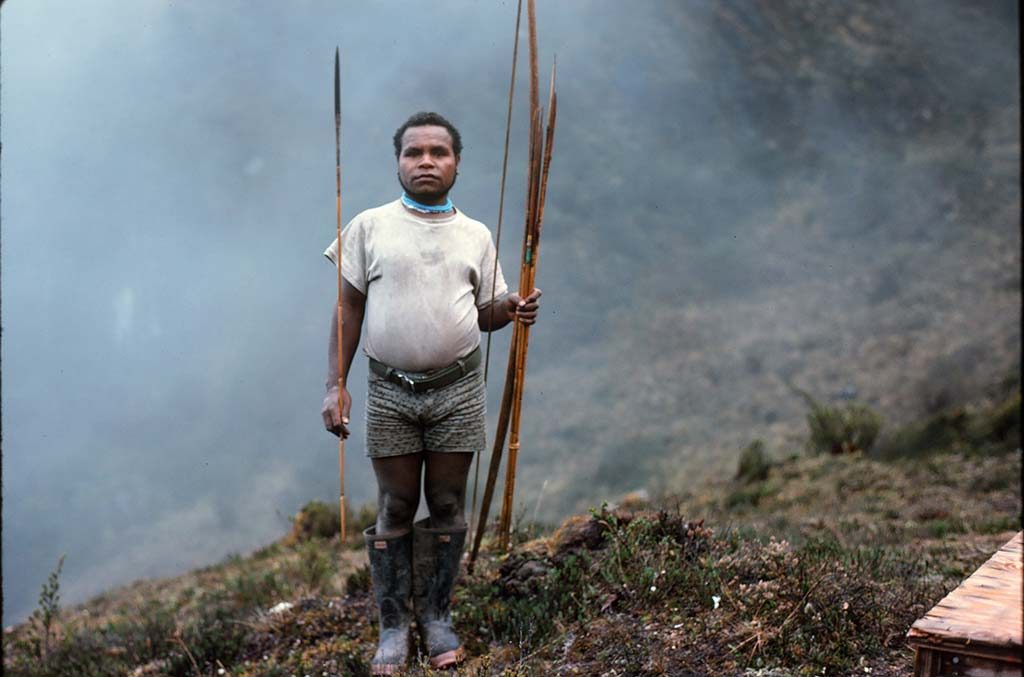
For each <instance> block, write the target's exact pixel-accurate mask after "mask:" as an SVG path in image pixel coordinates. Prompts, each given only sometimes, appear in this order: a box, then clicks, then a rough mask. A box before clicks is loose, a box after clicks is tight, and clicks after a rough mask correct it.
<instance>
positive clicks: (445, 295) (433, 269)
mask: <svg viewBox="0 0 1024 677" xmlns="http://www.w3.org/2000/svg"><path fill="white" fill-rule="evenodd" d="M341 240H342V242H343V243H344V247H343V251H342V265H341V274H342V276H343V277H344V278H345V279H346V280H348V282H349V283H350V284H351V285H352V286H353V287H355V288H356V289H358V290H359V291H361V292H362V293H363V294H365V295H366V310H365V315H364V317H363V334H364V341H363V351H364V352H365V353H366V354H367V355H369V356H370V357H372V358H374V359H376V360H379V361H381V362H383V363H384V364H387V365H390V366H392V367H395V368H397V369H403V370H406V371H428V370H430V369H437V368H439V367H444V366H447V365H449V364H451V363H452V362H455V361H456V360H458V359H459V358H461V357H464V356H465V355H467V354H468V353H470V352H471V351H472V350H473V349H474V348H476V347H477V346H478V345H480V329H479V327H478V325H477V317H478V310H479V309H480V308H482V307H484V306H486V305H487V304H488V303H490V302H491V282H492V274H493V273H494V270H495V267H494V263H495V251H494V244H493V242H492V241H491V233H490V231H489V230H487V226H485V225H484V224H482V223H480V222H479V221H475V220H473V219H471V218H469V217H467V216H466V215H465V214H463V213H462V212H459V211H456V212H455V213H454V214H452V215H451V216H447V217H445V218H425V217H420V216H417V215H415V214H413V213H411V212H410V211H409V210H408V209H406V208H405V207H404V206H403V205H402V202H401V200H395V201H394V202H389V203H388V204H385V205H382V206H380V207H376V208H374V209H368V210H366V211H364V212H362V213H360V214H359V215H358V216H356V217H355V218H354V219H352V220H351V221H350V222H349V223H348V225H347V226H345V228H344V230H342V232H341ZM337 251H338V241H337V239H335V240H334V242H332V243H331V246H330V247H328V248H327V250H326V251H325V252H324V256H326V257H327V258H328V259H330V260H331V261H332V262H334V263H337ZM496 278H497V283H496V284H495V285H494V297H495V298H500V297H501V296H502V295H503V294H505V292H506V291H508V286H507V285H506V284H505V278H504V276H503V275H502V273H501V266H500V265H499V266H498V268H497V275H496Z"/></svg>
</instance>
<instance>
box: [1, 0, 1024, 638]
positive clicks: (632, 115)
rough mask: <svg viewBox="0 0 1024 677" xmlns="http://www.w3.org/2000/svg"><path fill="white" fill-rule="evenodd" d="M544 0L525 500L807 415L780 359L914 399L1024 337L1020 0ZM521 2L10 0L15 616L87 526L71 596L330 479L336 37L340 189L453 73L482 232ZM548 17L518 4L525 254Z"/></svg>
mask: <svg viewBox="0 0 1024 677" xmlns="http://www.w3.org/2000/svg"><path fill="white" fill-rule="evenodd" d="M539 4H540V6H539V7H538V33H539V44H540V64H541V68H540V71H541V87H542V89H543V88H544V87H546V83H547V74H548V71H549V68H550V65H551V63H552V61H553V60H554V58H555V56H556V55H557V63H558V92H559V111H558V130H557V133H556V140H555V147H554V161H553V165H552V174H551V183H550V185H549V189H548V198H547V201H548V202H547V209H546V212H545V229H544V240H543V247H542V252H541V260H540V264H539V272H538V286H539V287H541V288H542V289H543V290H544V297H543V299H542V314H541V318H540V320H539V323H538V325H537V329H536V331H535V332H534V336H533V338H532V340H531V352H530V360H529V376H528V378H527V383H526V400H525V402H524V417H525V418H526V420H527V421H528V423H527V424H526V425H525V426H524V434H523V452H522V455H523V456H522V461H521V462H522V464H523V465H522V474H521V480H520V485H519V486H518V487H517V490H518V491H519V492H520V496H521V499H520V501H521V503H522V505H523V506H524V507H523V508H522V511H525V512H528V513H530V515H529V516H531V517H534V518H541V519H547V520H556V519H558V518H560V517H562V516H564V515H565V514H568V513H569V512H571V511H573V510H578V509H581V508H585V507H586V506H588V505H599V504H600V503H601V502H602V501H604V500H613V499H614V498H615V497H616V496H617V495H620V494H621V493H623V492H625V491H629V490H632V489H636V488H643V487H648V486H649V487H653V488H657V486H658V482H659V481H660V482H661V483H662V484H665V483H666V482H668V483H672V482H677V483H678V484H682V483H684V481H685V479H686V478H687V477H689V479H690V481H697V479H698V478H700V477H706V476H708V475H711V474H714V473H716V472H719V471H720V470H721V468H722V467H725V466H729V467H731V466H730V465H729V464H731V463H732V459H733V457H732V456H730V455H729V454H730V453H732V452H733V451H734V450H738V449H739V448H740V446H741V445H742V444H744V443H745V442H746V441H749V439H751V438H752V437H754V436H760V437H763V438H765V439H767V440H768V441H769V442H770V443H771V444H775V445H776V446H777V447H778V448H782V446H784V445H785V444H786V443H787V441H791V440H792V439H794V435H795V434H796V432H797V431H799V424H800V421H801V418H800V417H801V408H800V406H801V405H800V402H799V400H798V399H796V398H789V399H786V398H785V397H784V396H782V395H779V393H780V392H784V388H783V385H784V384H786V383H789V382H798V383H799V384H800V385H802V386H803V387H811V388H815V389H816V392H821V393H824V394H827V393H831V392H834V391H837V390H839V389H842V388H845V387H848V386H852V387H854V388H855V389H856V390H857V392H858V393H859V395H860V397H862V398H863V399H864V400H865V401H867V402H869V403H871V404H873V405H875V406H878V407H880V408H882V409H883V410H884V411H885V412H886V414H887V416H889V417H890V418H891V419H893V420H899V419H900V418H901V417H910V416H913V415H914V414H916V413H918V412H919V411H921V410H923V409H925V408H927V407H928V406H929V403H932V404H934V400H936V398H938V399H940V400H941V399H942V398H945V399H946V400H950V399H957V398H960V399H964V398H970V397H974V396H978V395H983V394H984V393H985V392H986V388H988V387H989V386H990V384H992V383H993V382H995V381H996V380H997V379H999V378H1001V377H1003V376H1005V374H1007V373H1011V372H1014V370H1015V369H1019V363H1020V352H1019V344H1020V334H1019V328H1018V326H1019V322H1020V311H1019V308H1020V255H1019V252H1020V222H1019V157H1020V155H1019V153H1020V150H1019V131H1018V130H1019V109H1020V105H1019V100H1018V98H1017V92H1018V88H1017V82H1018V66H1017V53H1018V46H1017V44H1018V37H1017V35H1016V27H1017V16H1016V12H1017V10H1016V5H1015V4H1014V3H1009V2H1005V3H995V4H992V3H976V4H975V3H953V2H950V3H929V5H928V8H927V10H914V9H913V7H912V6H911V3H896V4H895V5H893V7H892V8H882V9H879V8H875V7H874V6H873V5H863V6H862V5H853V4H851V5H850V7H848V8H846V9H843V10H838V9H832V10H829V12H831V13H832V14H835V15H836V16H835V17H832V14H829V12H826V11H825V10H824V9H822V8H819V13H818V14H817V15H816V16H815V17H812V18H810V19H804V21H805V23H803V24H801V23H799V22H798V21H797V22H796V23H792V24H786V23H784V22H783V24H782V25H780V24H778V23H777V22H776V20H777V19H778V18H779V16H782V15H784V13H783V12H782V11H781V10H780V11H779V12H778V13H777V14H776V13H773V11H771V10H764V9H762V10H757V11H754V10H750V11H745V10H744V8H745V4H744V3H740V2H711V3H702V4H697V3H682V4H675V3H658V2H643V3H631V4H630V5H629V6H628V7H627V6H625V5H622V4H619V3H614V4H613V3H610V2H608V3H584V2H567V3H539ZM789 4H793V5H798V4H799V3H789ZM858 7H864V8H867V10H870V11H868V14H869V16H870V18H871V19H872V20H877V22H879V23H876V24H872V25H875V26H876V27H877V26H881V28H882V29H885V30H884V31H883V32H882V37H877V36H873V35H869V34H868V33H865V35H863V36H859V35H853V37H852V38H850V40H851V42H850V44H852V45H853V46H852V47H851V46H850V45H846V46H845V47H844V44H843V43H842V42H839V43H836V42H829V41H827V40H825V39H824V38H821V37H820V36H819V35H818V34H817V33H816V32H815V28H816V27H819V26H820V25H829V24H828V22H829V21H834V23H836V24H837V25H838V24H842V25H846V24H850V25H853V26H856V25H857V22H856V21H854V20H853V19H851V15H855V14H856V13H857V8H858ZM515 11H516V7H515V3H511V2H504V3H497V4H493V5H492V4H490V3H476V2H468V1H467V2H453V1H447V2H445V3H439V4H435V5H431V6H429V7H428V6H426V5H423V6H420V5H415V4H402V5H399V4H397V3H361V4H358V5H345V4H342V3H327V2H301V3H289V4H287V5H285V4H282V3H251V2H250V3H243V2H240V1H224V2H218V3H215V4H214V3H197V2H193V3H189V2H160V1H157V0H140V1H138V2H132V3H115V2H112V1H111V0H102V1H97V2H92V3H88V6H85V5H84V4H82V3H72V2H56V1H52V2H51V1H44V0H35V1H34V2H28V1H27V0H9V1H8V2H5V3H4V5H3V9H2V11H0V40H2V42H0V58H2V62H0V67H2V71H0V86H2V91H0V94H2V99H0V104H2V110H0V114H2V118H0V135H2V143H3V151H4V152H3V156H2V166H0V171H2V183H0V188H2V195H0V200H2V202H0V218H2V280H0V282H2V311H3V315H2V320H3V330H4V331H3V344H2V367H3V386H4V388H3V393H2V394H3V401H2V404H3V411H2V424H3V480H4V481H3V593H4V603H3V613H4V623H5V624H10V623H12V622H17V621H19V620H22V619H24V618H25V617H26V616H27V615H28V614H29V613H30V612H31V610H32V608H33V606H34V604H35V598H36V596H37V594H38V590H39V586H40V585H41V584H42V582H43V581H44V580H45V579H46V576H47V574H48V573H49V571H51V570H52V569H53V568H54V567H55V565H56V562H57V559H58V557H59V556H60V555H61V554H62V553H66V554H67V560H66V562H65V566H64V571H63V578H62V588H61V591H62V600H63V601H64V602H65V603H73V602H75V601H80V600H82V599H85V598H86V597H88V596H90V595H93V594H96V593H98V592H100V591H102V590H104V589H106V588H108V587H110V586H113V585H118V584H123V583H126V582H128V581H130V580H132V579H135V578H139V577H149V576H162V575H170V574H175V573H180V572H183V571H186V570H188V569H190V568H192V567H196V566H199V565H202V564H208V563H211V562H213V561H217V560H219V559H221V558H223V557H225V556H226V555H228V554H229V553H232V552H242V551H248V550H251V549H253V548H256V547H258V546H260V545H262V544H265V543H267V542H269V541H271V540H273V539H275V538H277V537H279V536H280V535H281V534H282V533H283V532H284V531H285V530H286V529H287V528H288V525H289V522H288V516H290V515H293V514H294V513H295V511H296V510H297V509H298V508H299V507H300V506H301V505H302V504H303V503H305V502H306V501H308V500H310V499H314V498H316V499H320V500H324V501H327V502H329V503H330V502H333V501H334V500H336V498H335V497H336V496H337V493H338V477H337V451H336V450H337V444H336V441H335V438H333V437H332V436H331V435H329V434H328V433H326V432H325V431H324V430H323V427H322V423H321V421H320V414H319V410H320V405H321V401H322V397H323V391H324V379H325V373H326V350H327V336H328V331H329V330H330V325H329V320H330V312H331V306H332V304H333V303H334V298H335V297H334V294H335V289H336V287H335V286H334V285H335V282H334V270H333V268H332V267H331V266H330V265H329V264H328V263H327V261H326V260H325V259H324V258H323V256H322V251H323V250H324V248H325V247H326V246H327V245H328V244H329V243H330V242H331V240H332V239H333V237H334V227H335V225H334V220H335V211H334V210H335V207H334V205H335V198H334V190H335V184H334V180H335V179H334V119H333V91H332V77H333V56H334V49H335V46H339V47H340V50H341V80H342V150H341V153H342V165H343V168H342V185H343V190H342V209H343V219H344V220H345V221H348V220H349V219H351V218H352V217H353V216H355V214H357V213H358V212H359V211H362V210H363V209H367V208H370V207H373V206H376V205H379V204H381V203H384V202H387V201H390V200H393V199H394V198H395V197H397V195H398V191H399V186H398V183H397V180H396V177H395V164H394V163H395V159H394V155H393V149H392V147H391V136H392V134H393V133H394V130H395V128H396V127H398V125H400V124H401V122H402V121H403V120H404V119H405V118H406V117H408V115H409V114H411V113H413V112H415V111H419V110H436V111H438V112H441V113H442V114H444V115H446V116H447V117H449V118H450V119H451V120H452V121H453V122H454V123H455V124H456V125H457V126H458V127H459V129H460V131H461V134H462V137H463V141H464V146H465V148H464V151H463V154H462V160H461V166H460V173H459V181H458V185H457V186H456V187H455V190H454V191H453V194H452V198H453V200H454V202H455V204H456V206H458V208H460V209H462V210H463V211H464V212H466V213H467V214H468V215H470V216H472V217H474V218H476V219H479V220H481V221H483V222H485V223H487V224H488V225H489V226H490V227H491V229H492V232H494V228H495V224H496V223H497V220H498V214H497V205H498V184H499V178H500V174H501V157H502V141H503V138H504V125H505V110H506V98H505V97H506V96H507V91H508V84H509V81H508V78H509V68H510V60H511V54H512V39H513V27H514V22H515ZM812 14H813V12H812ZM826 15H827V16H826ZM787 16H788V15H787ZM793 16H794V17H799V16H801V15H800V14H799V13H797V12H794V13H793ZM783 18H784V17H783ZM794 21H796V20H794ZM816 22H818V23H816ZM737 36H743V37H737ZM780 36H782V37H784V38H786V40H787V41H786V42H782V43H780V42H779V40H778V38H779V37H780ZM876 38H877V39H876ZM780 44H781V45H782V47H780ZM525 49H526V46H525V17H524V27H523V31H522V39H521V42H520V59H521V61H520V64H519V71H518V78H519V79H518V82H517V98H516V102H515V111H514V113H513V129H512V139H513V142H512V143H513V146H512V150H511V154H510V160H509V180H508V186H507V193H506V206H505V214H504V219H503V228H504V232H503V234H502V247H501V262H502V266H503V268H504V270H505V272H506V277H508V278H509V280H510V284H513V285H514V284H515V278H516V275H515V271H516V270H517V269H518V265H517V263H518V260H517V257H518V255H519V247H518V241H519V238H520V237H521V228H522V222H523V214H522V212H523V210H522V203H523V201H524V177H525V168H526V119H525V115H524V110H525V108H526V94H527V87H526V80H525V72H526V60H525V58H524V57H525ZM858 55H859V56H858ZM858 82H859V83H860V84H857V83H858ZM968 273H970V276H968V275H967V274H968ZM940 326H942V327H944V329H942V330H941V331H940V330H939V329H937V327H940ZM508 334H509V332H505V333H500V334H496V335H495V336H494V342H493V344H492V349H491V350H492V354H491V363H490V373H491V374H492V375H494V374H498V375H499V377H493V376H492V378H491V379H490V383H489V411H490V412H491V413H492V425H491V427H490V431H493V413H494V412H495V411H496V410H497V407H498V402H499V399H500V390H501V385H502V384H501V383H500V380H501V379H500V375H501V374H503V371H504V357H505V355H506V353H507V346H508V338H509V336H508ZM900 341H903V343H905V344H906V345H903V343H899V342H900ZM887 351H890V352H887ZM893 351H895V352H893ZM900 351H902V352H900ZM896 355H898V357H895V356H896ZM957 370H959V372H958V371H957ZM956 373H959V374H960V375H959V377H958V378H957V379H955V380H953V379H952V378H951V377H950V375H951V374H956ZM879 374H886V375H887V376H886V377H884V378H883V377H878V375H879ZM365 377H366V363H365V359H363V358H362V357H361V356H360V357H358V358H357V360H356V362H355V364H354V367H353V373H352V374H351V376H350V379H349V381H350V384H351V385H350V388H351V390H352V394H353V398H354V402H355V405H354V409H353V414H352V418H353V421H354V422H356V425H355V431H354V435H353V436H352V437H351V438H350V440H349V442H348V443H347V445H346V447H347V459H348V462H347V464H346V470H347V472H346V487H345V490H346V495H347V499H348V501H349V503H350V504H354V505H359V504H361V503H365V502H370V501H373V500H374V499H375V482H374V479H373V476H372V472H371V470H370V466H369V462H368V461H367V460H366V458H365V456H364V450H363V443H362V432H363V431H362V426H361V421H362V419H363V400H364V397H365V387H364V385H363V384H364V382H365ZM876 377H877V378H876ZM488 455H489V453H488V454H485V456H484V461H485V462H486V459H487V457H488ZM659 478H660V479H659ZM661 488H666V487H664V486H663V487H661Z"/></svg>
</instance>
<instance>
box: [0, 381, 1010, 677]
mask: <svg viewBox="0 0 1024 677" xmlns="http://www.w3.org/2000/svg"><path fill="white" fill-rule="evenodd" d="M899 433H900V434H899V435H896V438H898V439H899V440H901V441H900V442H899V444H898V445H897V446H890V447H888V448H882V449H880V450H878V451H876V452H874V453H873V455H872V456H870V457H869V456H867V455H865V453H864V452H862V451H857V452H853V453H848V454H842V455H832V454H828V453H824V454H818V453H812V452H803V453H795V454H792V455H790V456H788V457H786V458H783V459H779V460H772V459H770V458H768V457H767V456H766V455H765V454H764V452H763V446H758V445H754V446H753V447H752V448H750V449H748V452H747V453H746V454H745V455H744V459H745V460H744V463H743V465H742V466H741V467H740V468H738V469H737V472H736V477H735V478H734V479H729V480H726V479H722V480H719V481H717V482H714V483H711V484H709V485H707V486H706V487H704V488H703V489H702V490H701V491H699V492H692V491H688V492H684V493H677V494H671V493H666V494H664V495H662V496H660V497H658V498H657V499H655V500H653V501H652V500H650V499H648V498H646V497H642V496H639V495H634V496H632V497H628V498H627V499H626V500H625V501H623V502H622V503H621V504H620V505H618V506H615V507H609V506H603V507H601V508H600V509H595V510H592V511H591V512H590V514H589V515H579V516H576V517H573V518H570V519H569V520H567V521H566V522H565V523H563V524H562V525H561V526H560V527H559V528H558V529H555V530H551V529H544V528H542V527H539V526H537V525H530V527H529V529H524V530H522V531H520V532H519V534H518V535H519V539H518V541H519V542H518V543H517V546H516V548H515V550H514V551H513V552H512V554H510V555H499V554H497V553H494V552H491V551H488V550H486V548H485V552H484V554H483V556H482V559H481V560H480V562H479V563H478V566H477V569H476V571H475V572H474V573H473V574H464V575H463V577H462V578H461V579H460V581H459V582H458V584H457V586H456V591H455V596H456V605H455V614H454V615H455V617H456V622H457V624H458V626H459V629H460V632H461V633H462V637H463V638H464V641H465V643H466V645H467V647H468V648H469V650H470V655H471V659H470V660H469V662H468V663H467V664H466V665H465V666H464V667H463V668H462V669H461V670H460V671H459V673H458V674H465V675H532V674H554V673H557V674H580V675H592V674H614V675H627V674H629V675H648V674H649V675H660V674H673V675H685V674H700V675H706V674H749V675H790V674H793V675H796V674H822V672H823V671H824V672H825V673H826V674H854V673H856V674H873V675H898V674H906V672H907V671H908V670H909V669H910V666H911V662H912V655H911V653H910V652H909V651H908V650H907V648H906V647H905V644H904V639H903V638H904V635H905V633H906V631H907V629H908V628H909V626H910V624H911V623H912V622H913V621H914V620H915V619H916V618H918V617H919V616H921V615H922V614H923V613H924V612H925V611H926V610H927V609H929V608H930V607H931V606H932V605H934V604H935V603H936V602H937V601H938V600H939V599H941V597H942V596H943V595H945V594H946V592H948V591H949V590H950V589H952V588H953V587H955V586H956V585H957V584H958V583H959V582H960V581H961V580H962V579H963V578H964V577H965V576H967V575H969V574H970V573H971V572H972V571H973V570H974V569H975V568H977V567H978V566H979V565H980V564H981V563H982V562H984V561H985V560H986V559H987V558H988V557H989V556H990V555H991V553H992V552H994V551H995V550H996V549H997V548H998V547H999V546H1000V545H1001V544H1002V543H1004V542H1005V541H1007V540H1008V539H1009V538H1010V537H1011V536H1012V535H1013V533H1014V532H1015V530H1017V529H1018V528H1019V524H1020V506H1021V496H1020V487H1019V484H1018V482H1017V478H1019V477H1020V472H1021V456H1020V449H1019V446H1018V445H1019V439H1020V397H1019V394H1011V395H1010V396H1009V398H1008V399H1006V400H1004V401H1003V402H1001V403H1000V404H999V405H997V406H995V407H989V408H983V409H978V410H976V411H974V412H972V413H967V412H965V411H957V412H953V413H952V414H946V415H943V416H941V417H939V418H937V419H931V420H925V421H921V422H918V423H915V424H913V425H909V426H907V427H905V428H903V429H901V430H900V431H899ZM372 519H373V513H372V511H370V510H363V511H362V512H361V514H359V515H353V519H352V522H351V527H350V528H351V530H352V531H351V537H350V539H349V541H348V542H346V543H339V540H338V534H337V529H338V522H337V517H336V516H335V515H334V514H333V510H332V508H330V507H329V506H327V505H325V504H322V503H315V502H314V503H311V504H310V505H309V506H307V508H306V509H304V510H303V512H301V513H300V514H299V515H298V516H297V517H296V518H295V519H294V520H293V529H292V531H291V533H289V534H287V535H286V536H285V537H284V538H282V539H281V541H279V542H277V543H273V544H271V545H269V546H267V547H265V548H262V549H260V550H258V551H256V552H254V553H252V554H250V555H248V556H245V557H242V556H232V557H230V558H228V559H227V560H225V561H223V562H221V563H219V564H217V565H215V566H211V567H207V568H204V569H200V570H197V571H194V572H191V573H189V574H187V575H185V576H180V577H176V578H171V579H163V580H155V581H139V582H137V583H134V584H132V585H130V586H126V587H123V588H120V589H117V590H113V591H111V592H109V593H107V594H105V595H102V596H100V597H97V598H95V599H93V600H90V601H89V602H87V603H85V604H82V605H79V606H76V607H74V608H71V609H64V610H61V609H59V608H58V607H59V604H58V600H57V593H58V592H59V591H58V588H59V579H58V578H57V577H56V576H53V577H51V580H50V581H49V583H48V584H47V585H44V590H43V594H42V595H41V598H40V609H39V611H38V612H37V614H36V615H35V616H34V617H33V619H32V620H31V621H30V622H29V623H26V624H22V625H20V626H16V627H13V628H8V629H6V630H5V632H4V656H5V657H4V667H5V671H6V672H7V674H11V675H84V674H90V675H93V674H95V675H101V674H110V675H115V674H132V675H195V674H204V675H205V674H210V675H221V674H232V675H282V676H283V675H292V674H311V675H312V674H317V675H319V674H332V675H333V674H345V675H364V674H368V660H369V657H370V656H371V654H372V652H373V647H374V642H375V637H376V621H375V617H374V608H373V602H372V596H371V591H370V589H369V585H370V584H369V573H368V570H367V568H366V565H365V554H364V553H363V552H362V545H361V542H360V540H361V539H359V538H358V537H357V534H358V533H359V529H360V528H361V527H362V526H363V525H365V524H367V523H369V522H370V521H372ZM48 615H52V619H49V620H47V616H48ZM413 673H414V674H431V671H430V670H429V668H428V667H425V666H423V665H421V666H419V667H416V668H414V670H413Z"/></svg>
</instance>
